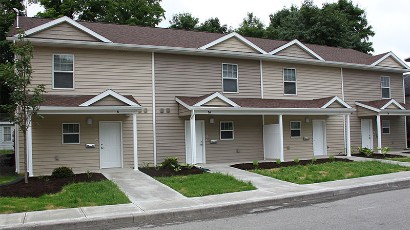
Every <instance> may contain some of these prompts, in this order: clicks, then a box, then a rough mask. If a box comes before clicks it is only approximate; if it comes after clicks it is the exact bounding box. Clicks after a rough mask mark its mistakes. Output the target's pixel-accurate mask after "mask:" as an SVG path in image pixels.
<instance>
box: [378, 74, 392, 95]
mask: <svg viewBox="0 0 410 230" xmlns="http://www.w3.org/2000/svg"><path fill="white" fill-rule="evenodd" d="M380 87H381V90H382V99H384V98H387V99H389V98H390V77H381V78H380Z"/></svg>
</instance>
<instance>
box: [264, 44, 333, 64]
mask: <svg viewBox="0 0 410 230" xmlns="http://www.w3.org/2000/svg"><path fill="white" fill-rule="evenodd" d="M292 45H297V46H299V47H300V48H301V49H303V50H304V51H306V52H308V53H309V54H310V55H312V56H314V57H315V58H317V59H319V60H321V61H324V60H325V59H323V58H322V57H321V56H319V54H317V53H315V52H313V50H311V49H309V48H308V47H307V46H305V45H303V43H302V42H300V41H298V40H297V39H295V40H293V41H291V42H288V43H286V44H285V45H283V46H281V47H279V48H276V49H274V50H272V51H271V52H269V54H272V55H273V54H276V53H278V52H280V51H282V50H284V49H286V48H288V47H290V46H292Z"/></svg>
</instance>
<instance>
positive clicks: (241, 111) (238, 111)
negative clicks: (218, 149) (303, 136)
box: [189, 107, 355, 115]
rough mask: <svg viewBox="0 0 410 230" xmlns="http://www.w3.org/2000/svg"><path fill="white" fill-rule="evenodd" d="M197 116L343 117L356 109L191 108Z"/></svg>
mask: <svg viewBox="0 0 410 230" xmlns="http://www.w3.org/2000/svg"><path fill="white" fill-rule="evenodd" d="M189 110H191V111H192V110H194V111H195V114H197V115H200V114H209V115H211V114H212V115H343V114H351V113H352V112H354V111H355V109H333V108H329V109H321V108H318V109H306V108H218V107H209V108H203V107H191V108H189Z"/></svg>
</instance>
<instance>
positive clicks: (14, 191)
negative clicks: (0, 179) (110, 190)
mask: <svg viewBox="0 0 410 230" xmlns="http://www.w3.org/2000/svg"><path fill="white" fill-rule="evenodd" d="M102 180H107V178H105V176H104V175H103V174H101V173H93V174H92V176H91V178H88V176H87V174H86V173H81V174H76V175H75V176H74V177H71V178H53V177H51V176H44V177H30V178H29V179H28V184H26V183H24V180H22V181H20V182H18V183H15V184H8V185H3V186H0V197H6V196H7V197H40V196H42V195H45V194H54V193H58V192H60V191H61V190H62V188H63V187H64V186H65V185H68V184H72V183H78V182H94V181H102Z"/></svg>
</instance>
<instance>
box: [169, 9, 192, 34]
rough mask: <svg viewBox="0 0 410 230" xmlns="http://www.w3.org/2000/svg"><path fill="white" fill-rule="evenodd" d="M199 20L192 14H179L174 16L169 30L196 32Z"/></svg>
mask: <svg viewBox="0 0 410 230" xmlns="http://www.w3.org/2000/svg"><path fill="white" fill-rule="evenodd" d="M198 22H199V18H196V17H194V16H192V14H191V13H179V14H175V15H174V16H172V20H170V21H169V23H170V24H171V25H170V26H169V28H173V29H180V30H196V28H197V26H198Z"/></svg>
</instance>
